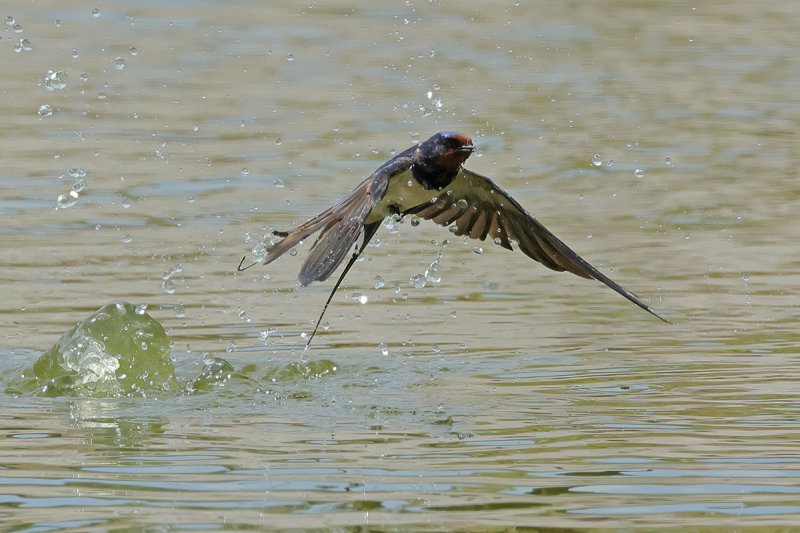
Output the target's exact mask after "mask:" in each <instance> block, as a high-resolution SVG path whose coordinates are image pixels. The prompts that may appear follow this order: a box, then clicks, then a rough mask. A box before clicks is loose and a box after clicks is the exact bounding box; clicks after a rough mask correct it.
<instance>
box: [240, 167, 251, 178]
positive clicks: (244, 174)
mask: <svg viewBox="0 0 800 533" xmlns="http://www.w3.org/2000/svg"><path fill="white" fill-rule="evenodd" d="M239 172H240V173H241V174H242V176H247V175H248V174H250V171H249V170H247V168H246V167H242V170H240V171H239Z"/></svg>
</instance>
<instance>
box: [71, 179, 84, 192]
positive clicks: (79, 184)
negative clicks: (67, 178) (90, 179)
mask: <svg viewBox="0 0 800 533" xmlns="http://www.w3.org/2000/svg"><path fill="white" fill-rule="evenodd" d="M85 188H86V180H85V179H84V178H78V179H77V180H76V181H75V183H73V184H72V190H73V191H75V192H81V191H82V190H83V189H85Z"/></svg>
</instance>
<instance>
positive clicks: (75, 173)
mask: <svg viewBox="0 0 800 533" xmlns="http://www.w3.org/2000/svg"><path fill="white" fill-rule="evenodd" d="M67 174H69V177H70V178H75V179H79V178H85V177H86V169H85V168H80V167H76V168H71V169H69V170H68V171H67Z"/></svg>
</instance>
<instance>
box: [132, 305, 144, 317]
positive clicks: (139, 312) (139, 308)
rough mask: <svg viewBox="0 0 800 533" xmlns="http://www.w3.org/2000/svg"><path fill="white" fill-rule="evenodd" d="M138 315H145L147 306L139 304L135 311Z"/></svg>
mask: <svg viewBox="0 0 800 533" xmlns="http://www.w3.org/2000/svg"><path fill="white" fill-rule="evenodd" d="M133 311H134V312H135V313H136V314H137V315H143V314H144V312H145V311H147V304H139V305H137V306H136V308H134V310H133Z"/></svg>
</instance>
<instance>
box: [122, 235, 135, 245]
mask: <svg viewBox="0 0 800 533" xmlns="http://www.w3.org/2000/svg"><path fill="white" fill-rule="evenodd" d="M120 242H122V243H123V244H129V243H131V242H133V237H131V234H130V233H126V234H125V235H123V236H122V238H121V239H120Z"/></svg>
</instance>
